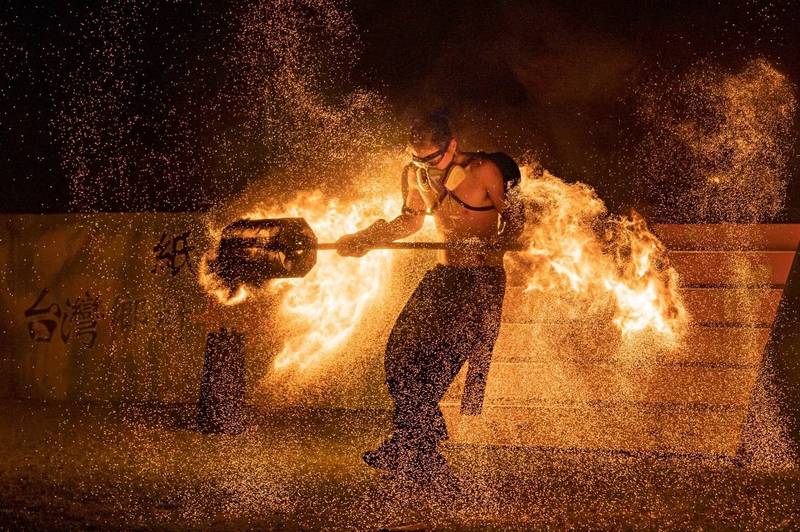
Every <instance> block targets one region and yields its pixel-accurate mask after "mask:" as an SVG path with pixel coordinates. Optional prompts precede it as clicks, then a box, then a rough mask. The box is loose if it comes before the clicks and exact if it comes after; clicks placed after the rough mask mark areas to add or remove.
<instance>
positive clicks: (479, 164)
mask: <svg viewBox="0 0 800 532" xmlns="http://www.w3.org/2000/svg"><path fill="white" fill-rule="evenodd" d="M467 168H468V169H469V170H471V171H472V172H473V173H474V175H475V176H476V177H481V178H492V177H500V178H502V177H503V173H502V172H501V171H500V167H499V166H497V163H495V162H494V161H493V160H492V159H490V158H489V157H486V154H484V153H482V152H481V153H476V154H474V155H473V157H472V159H471V160H470V162H469V164H468V165H467Z"/></svg>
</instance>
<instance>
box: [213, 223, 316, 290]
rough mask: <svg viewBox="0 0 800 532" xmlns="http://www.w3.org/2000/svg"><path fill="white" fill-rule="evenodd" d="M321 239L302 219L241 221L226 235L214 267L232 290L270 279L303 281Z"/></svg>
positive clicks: (227, 228) (220, 245) (228, 229)
mask: <svg viewBox="0 0 800 532" xmlns="http://www.w3.org/2000/svg"><path fill="white" fill-rule="evenodd" d="M316 245H317V238H316V236H314V232H313V231H312V230H311V227H309V225H308V224H307V223H306V221H305V220H303V219H302V218H275V219H266V220H237V221H236V222H234V223H232V224H230V225H229V226H227V227H226V228H225V229H224V230H223V231H222V238H221V239H220V242H219V249H218V251H217V258H216V259H214V261H213V262H212V263H211V264H210V269H211V271H212V272H214V273H216V274H217V275H218V276H219V277H220V278H221V279H222V280H223V282H224V283H225V285H226V286H227V287H228V288H229V289H230V290H231V291H233V290H235V289H236V288H237V287H238V286H241V285H243V284H246V285H249V286H254V287H259V286H261V285H263V284H264V283H265V282H266V281H268V280H270V279H277V278H286V277H303V276H305V275H306V274H307V273H308V272H309V271H311V268H313V267H314V264H315V263H316V261H317V250H316Z"/></svg>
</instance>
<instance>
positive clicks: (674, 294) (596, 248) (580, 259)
mask: <svg viewBox="0 0 800 532" xmlns="http://www.w3.org/2000/svg"><path fill="white" fill-rule="evenodd" d="M523 174H524V179H523V181H522V184H521V187H522V194H523V198H524V201H525V203H526V206H527V207H528V211H529V214H528V224H527V226H526V232H525V237H526V239H527V240H528V241H529V242H530V246H529V248H528V249H527V250H526V251H524V252H522V253H519V254H517V255H511V256H510V258H508V259H507V260H510V261H511V262H516V263H517V264H518V266H519V265H521V266H522V268H523V270H524V271H525V273H524V277H525V280H526V291H533V290H538V291H559V290H561V291H564V290H567V291H569V292H572V293H574V294H578V295H580V296H583V297H585V298H586V301H587V303H589V302H590V303H591V306H593V307H597V306H598V305H601V304H602V303H604V302H605V303H607V304H612V305H614V309H615V310H614V317H613V323H614V324H615V325H616V326H617V327H618V328H619V330H620V331H621V332H622V334H623V336H625V337H631V335H633V334H634V333H637V332H641V331H646V330H652V331H655V332H657V333H660V334H662V335H664V337H665V339H666V340H667V341H669V342H674V341H675V340H677V339H678V338H679V337H680V335H681V333H682V332H683V331H684V329H685V326H686V323H687V316H686V311H685V308H684V306H683V302H682V300H681V297H680V294H679V292H678V277H677V273H676V272H675V270H674V269H673V268H671V267H670V266H669V263H668V260H667V257H666V249H665V248H664V246H663V245H662V244H661V242H659V240H658V239H657V238H656V236H655V235H654V234H653V233H651V232H650V231H649V230H648V229H647V226H646V224H645V221H644V219H643V218H642V217H641V216H639V215H638V214H637V213H635V212H634V213H632V215H631V217H630V218H628V217H610V218H609V217H608V216H607V211H606V207H605V205H604V204H603V202H602V201H601V200H600V198H598V197H597V194H596V193H595V191H594V190H593V189H592V188H591V187H589V186H587V185H585V184H582V183H575V184H567V183H565V182H563V181H561V180H560V179H558V178H556V177H554V176H553V175H551V174H550V173H548V172H547V171H543V172H542V175H541V177H537V178H532V177H531V175H532V169H531V168H529V167H526V168H523ZM598 226H600V228H601V229H602V230H598Z"/></svg>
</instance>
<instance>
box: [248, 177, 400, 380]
mask: <svg viewBox="0 0 800 532" xmlns="http://www.w3.org/2000/svg"><path fill="white" fill-rule="evenodd" d="M393 196H394V197H390V196H378V197H375V198H372V199H363V200H360V201H355V202H349V203H343V202H342V201H341V200H339V199H330V198H327V197H324V196H323V194H322V193H321V192H319V191H316V192H311V193H303V194H299V195H298V196H297V197H296V198H295V200H294V201H292V202H291V203H290V205H289V206H288V207H287V208H285V209H280V210H277V209H255V210H253V211H251V212H249V213H247V214H246V215H245V216H244V217H245V218H279V217H303V218H305V219H306V221H307V222H308V224H309V225H310V226H311V228H312V229H313V230H314V233H315V234H316V235H317V238H318V239H319V240H320V242H326V241H334V240H336V239H337V238H339V237H340V236H342V235H344V234H346V233H352V232H354V231H357V230H358V229H360V228H363V226H364V225H365V222H367V221H369V220H374V219H377V218H380V217H385V216H386V213H394V212H398V211H399V209H400V205H399V201H398V199H397V197H396V196H397V195H396V194H394V195H393ZM391 263H392V254H391V252H389V251H386V250H375V251H370V252H369V253H367V254H366V255H365V256H364V257H361V258H357V259H354V258H348V257H340V256H339V255H338V254H336V252H334V251H321V252H320V253H319V254H318V256H317V264H316V265H315V266H314V269H312V270H311V272H309V274H308V275H306V276H305V277H303V278H302V279H276V280H274V281H272V282H271V284H270V287H269V289H270V290H271V291H272V292H274V293H280V294H282V302H281V307H280V312H281V314H282V317H283V318H284V320H285V323H286V324H287V327H288V328H289V329H290V330H292V331H293V334H291V335H290V336H289V338H288V339H287V341H286V342H285V344H284V346H283V349H282V350H281V352H280V353H279V354H278V356H277V357H276V358H275V361H274V368H275V369H276V370H282V369H288V368H291V367H295V368H297V369H299V370H305V369H307V368H308V367H309V366H310V365H312V364H315V363H317V362H319V361H320V360H321V359H323V358H325V357H327V356H329V355H331V354H333V353H335V352H336V351H337V350H338V349H339V348H340V347H342V345H343V344H344V342H345V341H346V340H347V339H348V338H349V337H350V336H351V334H352V333H353V331H354V330H355V328H356V327H357V325H358V324H359V322H360V321H361V319H362V318H363V317H364V313H365V310H366V309H367V307H368V306H369V305H370V303H372V302H374V301H375V300H376V298H377V297H378V296H379V295H380V294H382V293H383V291H384V290H385V289H386V283H385V279H386V272H388V271H390V270H391Z"/></svg>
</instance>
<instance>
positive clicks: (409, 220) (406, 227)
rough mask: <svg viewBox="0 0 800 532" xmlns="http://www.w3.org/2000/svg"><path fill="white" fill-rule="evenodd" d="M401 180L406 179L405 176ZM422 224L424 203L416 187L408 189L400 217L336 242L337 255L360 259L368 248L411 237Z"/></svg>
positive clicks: (380, 222) (423, 220)
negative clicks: (337, 245)
mask: <svg viewBox="0 0 800 532" xmlns="http://www.w3.org/2000/svg"><path fill="white" fill-rule="evenodd" d="M403 179H406V175H405V174H404V175H403ZM403 188H404V189H405V188H406V187H403ZM424 222H425V202H424V201H423V200H422V196H420V194H419V190H417V188H416V187H413V188H409V189H408V191H407V192H406V197H405V198H404V200H403V210H402V213H401V214H400V216H398V217H396V218H394V219H393V220H391V221H390V222H386V221H384V220H378V221H377V222H375V223H373V224H372V225H370V226H369V227H367V228H366V229H362V230H361V231H358V232H356V233H353V234H350V235H345V236H343V237H342V238H340V239H339V240H337V241H336V243H337V244H340V246H339V247H338V251H339V254H340V255H344V256H347V257H361V256H363V255H364V254H365V253H366V252H367V251H368V248H369V247H370V246H374V245H377V244H381V243H388V242H393V241H395V240H399V239H401V238H405V237H407V236H411V235H413V234H414V233H416V232H417V231H419V230H420V229H421V228H422V224H423V223H424Z"/></svg>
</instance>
